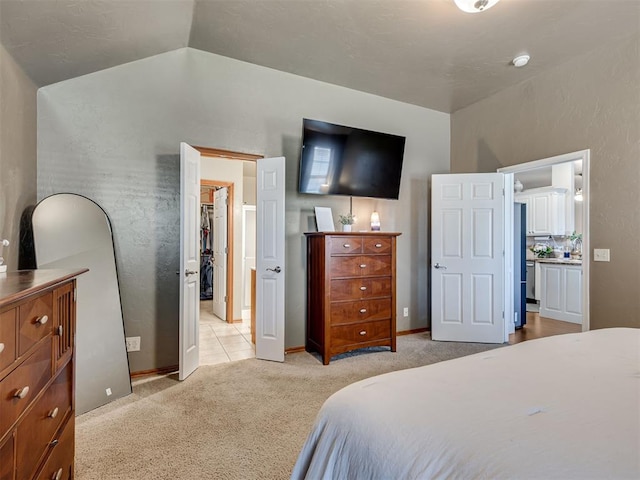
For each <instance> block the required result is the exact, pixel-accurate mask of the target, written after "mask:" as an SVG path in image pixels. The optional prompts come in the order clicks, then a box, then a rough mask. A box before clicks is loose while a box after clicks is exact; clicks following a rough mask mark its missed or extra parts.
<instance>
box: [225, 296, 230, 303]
mask: <svg viewBox="0 0 640 480" xmlns="http://www.w3.org/2000/svg"><path fill="white" fill-rule="evenodd" d="M228 301H229V297H227V296H226V295H225V296H224V302H225V303H227V302H228Z"/></svg>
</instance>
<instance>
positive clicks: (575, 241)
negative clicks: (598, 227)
mask: <svg viewBox="0 0 640 480" xmlns="http://www.w3.org/2000/svg"><path fill="white" fill-rule="evenodd" d="M569 240H570V241H571V256H572V257H573V258H582V234H581V233H576V231H575V230H574V231H573V233H572V234H571V235H569Z"/></svg>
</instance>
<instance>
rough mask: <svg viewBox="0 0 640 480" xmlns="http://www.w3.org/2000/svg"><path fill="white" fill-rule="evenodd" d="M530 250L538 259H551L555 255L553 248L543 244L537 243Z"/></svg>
mask: <svg viewBox="0 0 640 480" xmlns="http://www.w3.org/2000/svg"><path fill="white" fill-rule="evenodd" d="M529 250H531V251H532V252H533V254H534V255H535V256H536V257H538V258H547V257H550V256H551V254H552V253H553V248H551V247H550V246H549V245H545V244H542V243H536V244H535V245H534V246H533V247H531V248H530V249H529Z"/></svg>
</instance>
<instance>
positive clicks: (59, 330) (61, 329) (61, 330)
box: [58, 325, 64, 337]
mask: <svg viewBox="0 0 640 480" xmlns="http://www.w3.org/2000/svg"><path fill="white" fill-rule="evenodd" d="M63 333H64V327H63V326H62V325H58V336H59V337H61V336H62V334H63Z"/></svg>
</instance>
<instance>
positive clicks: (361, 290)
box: [331, 277, 391, 301]
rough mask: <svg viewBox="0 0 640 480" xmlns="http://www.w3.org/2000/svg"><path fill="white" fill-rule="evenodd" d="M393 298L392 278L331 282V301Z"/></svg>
mask: <svg viewBox="0 0 640 480" xmlns="http://www.w3.org/2000/svg"><path fill="white" fill-rule="evenodd" d="M389 296H391V277H373V278H347V279H341V280H331V300H333V301H335V300H338V301H342V300H360V299H363V298H377V297H389Z"/></svg>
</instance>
